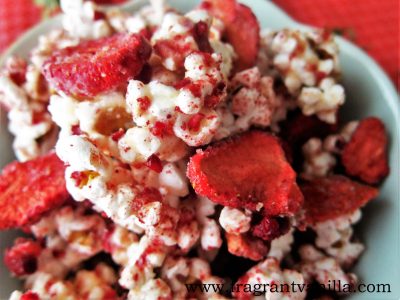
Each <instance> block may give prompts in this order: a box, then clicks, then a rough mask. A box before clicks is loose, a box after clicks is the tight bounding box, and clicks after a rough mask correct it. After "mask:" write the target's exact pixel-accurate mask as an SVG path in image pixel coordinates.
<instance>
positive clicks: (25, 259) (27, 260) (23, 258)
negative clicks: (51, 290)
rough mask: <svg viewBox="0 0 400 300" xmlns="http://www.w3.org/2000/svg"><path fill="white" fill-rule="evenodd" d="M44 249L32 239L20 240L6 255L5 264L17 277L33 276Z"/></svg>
mask: <svg viewBox="0 0 400 300" xmlns="http://www.w3.org/2000/svg"><path fill="white" fill-rule="evenodd" d="M41 251H42V247H41V246H40V243H39V242H37V241H34V240H31V239H25V238H18V239H17V240H16V241H15V244H14V246H13V247H12V248H10V249H7V250H6V252H5V255H4V264H5V265H6V266H7V268H8V269H9V270H10V272H11V273H13V274H14V275H15V276H24V275H28V274H32V273H34V272H36V270H37V257H38V256H39V255H40V252H41Z"/></svg>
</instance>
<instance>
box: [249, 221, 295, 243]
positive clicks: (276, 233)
mask: <svg viewBox="0 0 400 300" xmlns="http://www.w3.org/2000/svg"><path fill="white" fill-rule="evenodd" d="M289 228H290V224H289V220H288V219H287V218H271V217H268V216H265V217H264V218H263V219H262V220H261V222H260V223H258V224H257V225H255V226H254V227H253V228H252V230H251V233H252V234H253V236H255V237H258V238H260V239H262V240H264V241H272V240H273V239H276V238H278V237H280V236H281V235H284V234H285V233H287V232H288V231H289Z"/></svg>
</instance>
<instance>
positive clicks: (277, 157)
mask: <svg viewBox="0 0 400 300" xmlns="http://www.w3.org/2000/svg"><path fill="white" fill-rule="evenodd" d="M187 176H188V177H189V179H190V181H191V183H192V186H193V188H194V190H195V191H196V193H198V194H200V195H202V196H206V197H208V198H210V199H211V200H212V201H214V202H216V203H219V204H222V205H225V206H230V207H236V208H247V209H250V210H253V211H255V210H258V209H260V208H261V207H263V209H264V211H263V212H264V214H265V215H269V216H276V215H292V214H294V213H295V212H296V211H297V210H298V209H299V208H300V206H301V203H302V200H303V199H302V195H301V192H300V190H299V188H298V186H297V184H296V173H295V172H294V171H293V169H292V167H291V166H290V164H289V163H288V162H287V160H286V158H285V153H284V151H283V150H282V147H281V145H280V143H279V140H278V138H276V137H274V136H273V135H271V134H268V133H264V132H261V131H250V132H246V133H244V134H241V135H238V136H235V137H233V138H230V139H227V140H225V141H222V142H218V143H216V144H214V145H212V146H209V147H208V148H207V149H206V150H205V151H202V150H198V151H197V154H195V155H194V156H192V157H191V159H190V162H189V166H188V171H187Z"/></svg>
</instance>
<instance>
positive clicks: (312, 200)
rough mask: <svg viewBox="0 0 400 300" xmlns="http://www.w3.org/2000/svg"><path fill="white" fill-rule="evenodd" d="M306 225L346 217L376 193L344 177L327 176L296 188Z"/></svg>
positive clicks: (374, 190) (376, 191) (372, 189)
mask: <svg viewBox="0 0 400 300" xmlns="http://www.w3.org/2000/svg"><path fill="white" fill-rule="evenodd" d="M300 188H301V190H302V192H303V195H304V210H305V221H306V223H308V224H314V223H317V222H323V221H326V220H331V219H334V218H337V217H340V216H342V215H346V214H350V213H352V212H354V211H355V210H357V209H358V208H360V207H362V206H364V205H365V204H366V203H367V202H368V201H370V200H372V199H373V198H375V197H376V196H377V195H378V190H377V189H375V188H373V187H370V186H367V185H363V184H360V183H357V182H355V181H352V180H350V179H349V178H347V177H344V176H340V175H331V176H328V177H323V178H316V179H312V180H308V181H306V182H304V183H303V184H301V185H300Z"/></svg>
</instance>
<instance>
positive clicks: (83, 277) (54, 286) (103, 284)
mask: <svg viewBox="0 0 400 300" xmlns="http://www.w3.org/2000/svg"><path fill="white" fill-rule="evenodd" d="M115 282H116V275H115V274H114V270H113V269H111V268H110V267H109V266H107V265H105V264H103V263H100V264H98V265H97V266H96V267H95V269H94V270H93V271H87V270H81V271H79V272H77V273H76V275H75V276H74V278H73V279H70V280H62V279H58V278H54V277H52V276H51V275H49V274H46V273H39V274H38V276H37V277H36V278H35V279H34V280H32V281H31V282H30V283H29V284H28V286H29V289H30V291H29V292H31V293H35V294H36V295H38V297H40V299H48V298H54V297H55V298H58V299H60V298H66V299H82V298H83V297H87V298H88V299H105V298H113V297H116V296H117V293H116V291H115V290H114V289H113V288H112V285H113V284H114V283H115ZM29 292H28V293H29ZM24 295H25V294H24ZM10 299H25V298H24V296H23V295H22V293H19V292H18V291H16V292H14V293H13V294H12V296H11V298H10Z"/></svg>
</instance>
